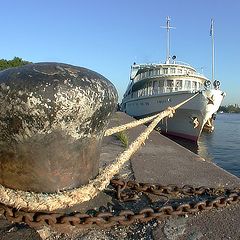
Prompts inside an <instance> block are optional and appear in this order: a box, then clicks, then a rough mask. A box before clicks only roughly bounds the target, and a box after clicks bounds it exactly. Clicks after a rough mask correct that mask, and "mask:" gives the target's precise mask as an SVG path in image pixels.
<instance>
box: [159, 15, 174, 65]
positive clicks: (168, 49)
mask: <svg viewBox="0 0 240 240" xmlns="http://www.w3.org/2000/svg"><path fill="white" fill-rule="evenodd" d="M161 28H166V29H167V49H166V63H170V29H171V28H174V27H171V26H170V17H169V16H168V17H167V23H166V27H165V26H161Z"/></svg>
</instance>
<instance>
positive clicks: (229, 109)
mask: <svg viewBox="0 0 240 240" xmlns="http://www.w3.org/2000/svg"><path fill="white" fill-rule="evenodd" d="M218 112H219V113H240V107H239V106H238V105H237V104H235V105H228V106H220V107H219V109H218Z"/></svg>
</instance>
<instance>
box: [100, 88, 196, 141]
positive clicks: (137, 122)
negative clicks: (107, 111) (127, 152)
mask: <svg viewBox="0 0 240 240" xmlns="http://www.w3.org/2000/svg"><path fill="white" fill-rule="evenodd" d="M198 94H199V93H196V94H195V95H193V96H192V97H190V98H189V99H186V100H185V101H183V102H181V103H180V104H178V105H176V106H175V107H173V108H174V109H175V110H177V109H178V108H179V107H181V106H182V105H183V104H185V103H186V102H188V101H189V100H191V99H192V98H194V97H195V96H197V95H198ZM158 115H159V113H158V114H155V115H153V116H150V117H145V118H142V119H140V120H135V121H132V122H130V123H126V124H123V125H120V126H117V127H113V128H109V129H107V130H106V132H105V134H104V136H105V137H107V136H110V135H113V134H114V133H118V132H122V131H125V130H128V129H131V128H134V127H137V126H139V125H141V124H144V123H147V122H150V121H152V120H153V119H154V118H156V117H157V116H158Z"/></svg>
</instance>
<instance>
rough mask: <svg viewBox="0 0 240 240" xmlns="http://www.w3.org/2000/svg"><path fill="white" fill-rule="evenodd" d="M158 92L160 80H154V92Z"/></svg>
mask: <svg viewBox="0 0 240 240" xmlns="http://www.w3.org/2000/svg"><path fill="white" fill-rule="evenodd" d="M157 93H158V82H157V81H154V82H153V94H157Z"/></svg>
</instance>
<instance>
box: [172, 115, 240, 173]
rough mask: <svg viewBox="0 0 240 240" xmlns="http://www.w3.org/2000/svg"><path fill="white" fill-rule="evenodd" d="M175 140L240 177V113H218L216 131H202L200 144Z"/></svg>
mask: <svg viewBox="0 0 240 240" xmlns="http://www.w3.org/2000/svg"><path fill="white" fill-rule="evenodd" d="M173 140H174V141H177V142H178V143H179V144H181V145H183V146H184V147H186V148H188V149H190V150H191V151H193V152H195V153H197V154H198V155H200V156H201V157H203V158H205V159H206V160H209V161H212V162H214V163H216V164H217V165H218V166H220V167H222V168H224V169H225V170H227V171H228V172H231V173H232V174H234V175H236V176H238V177H240V114H218V115H217V119H216V121H215V131H214V132H213V133H211V134H208V133H202V135H201V137H200V140H199V142H198V145H195V144H192V143H191V142H189V141H185V140H182V139H181V140H180V139H173Z"/></svg>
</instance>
